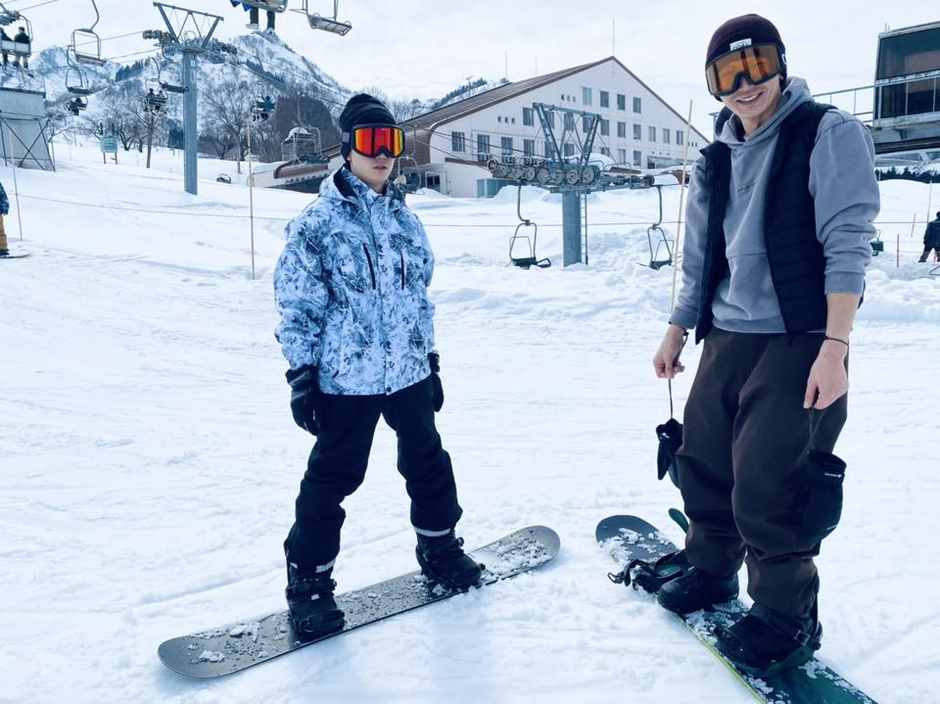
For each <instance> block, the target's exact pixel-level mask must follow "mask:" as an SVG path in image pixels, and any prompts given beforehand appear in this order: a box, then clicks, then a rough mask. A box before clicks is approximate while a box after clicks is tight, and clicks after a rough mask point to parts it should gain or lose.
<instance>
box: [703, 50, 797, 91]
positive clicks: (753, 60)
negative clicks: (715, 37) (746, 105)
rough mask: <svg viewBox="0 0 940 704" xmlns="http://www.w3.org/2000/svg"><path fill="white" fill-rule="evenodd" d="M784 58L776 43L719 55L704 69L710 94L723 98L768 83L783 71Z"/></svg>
mask: <svg viewBox="0 0 940 704" xmlns="http://www.w3.org/2000/svg"><path fill="white" fill-rule="evenodd" d="M784 62H785V59H784V58H783V56H782V55H781V54H780V50H779V49H778V48H777V45H776V44H754V45H751V46H745V47H742V48H740V49H735V50H734V51H729V52H728V53H727V54H723V55H722V56H719V57H718V58H717V59H715V60H714V61H712V62H711V63H710V64H709V65H708V66H707V67H706V68H705V80H706V81H707V82H708V92H709V93H711V94H712V95H714V96H715V97H718V98H721V97H724V96H728V95H731V94H732V93H734V92H735V91H736V90H738V88H740V87H741V81H743V80H747V82H748V83H750V84H751V85H754V86H756V85H760V84H761V83H766V82H767V81H769V80H770V79H771V78H774V77H775V76H779V75H780V73H781V72H782V71H783V68H784Z"/></svg>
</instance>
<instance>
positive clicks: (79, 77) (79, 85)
mask: <svg viewBox="0 0 940 704" xmlns="http://www.w3.org/2000/svg"><path fill="white" fill-rule="evenodd" d="M65 89H66V90H67V91H68V92H69V93H71V94H72V95H76V96H78V97H85V96H88V95H91V94H92V92H93V91H92V89H91V86H90V85H88V83H86V82H85V74H84V73H83V72H82V70H81V69H80V68H78V67H77V66H69V67H68V69H67V70H66V71H65Z"/></svg>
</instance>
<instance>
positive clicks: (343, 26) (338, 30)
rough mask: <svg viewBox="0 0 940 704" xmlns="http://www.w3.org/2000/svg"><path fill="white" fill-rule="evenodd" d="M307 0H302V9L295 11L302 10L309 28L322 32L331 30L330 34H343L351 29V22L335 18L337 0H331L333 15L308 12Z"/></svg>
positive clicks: (337, 8) (336, 15)
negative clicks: (327, 15)
mask: <svg viewBox="0 0 940 704" xmlns="http://www.w3.org/2000/svg"><path fill="white" fill-rule="evenodd" d="M309 4H310V3H309V0H304V6H303V8H302V9H300V10H297V12H303V13H304V14H305V15H307V22H308V23H309V24H310V29H322V30H323V31H324V32H331V33H332V34H339V35H340V36H343V35H345V34H347V33H348V32H349V30H350V29H352V24H351V23H349V22H342V21H340V20H339V19H337V17H338V15H339V0H333V16H332V17H324V16H323V15H321V14H319V13H317V12H310V8H309Z"/></svg>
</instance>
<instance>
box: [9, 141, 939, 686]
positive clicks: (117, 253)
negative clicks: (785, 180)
mask: <svg viewBox="0 0 940 704" xmlns="http://www.w3.org/2000/svg"><path fill="white" fill-rule="evenodd" d="M57 152H58V156H59V171H58V172H57V173H54V174H53V173H41V172H35V171H31V172H24V171H19V172H17V174H16V176H17V179H18V186H19V191H20V193H21V195H20V198H19V205H20V207H21V215H22V224H23V229H24V233H25V241H24V242H22V243H21V242H20V241H19V239H18V237H17V216H16V212H15V211H16V207H17V205H16V200H15V198H14V196H13V174H12V173H11V171H10V169H9V167H5V168H0V180H2V182H3V184H4V186H6V188H7V191H8V192H9V193H10V197H11V201H12V202H13V208H14V211H13V212H12V213H11V215H10V216H8V217H7V218H6V226H7V232H8V233H9V234H10V239H11V247H12V249H14V250H20V249H25V250H29V251H31V252H33V257H32V258H29V259H25V260H20V261H8V262H3V263H0V378H2V383H0V438H2V444H0V535H2V542H0V623H2V635H3V637H2V639H0V702H17V703H20V702H23V703H25V702H30V703H45V702H50V703H51V702H56V703H58V702H63V701H68V702H76V703H77V702H96V703H98V702H121V703H124V702H128V703H130V702H134V703H140V702H174V703H180V704H182V703H183V702H188V703H193V704H196V703H198V704H215V703H219V704H221V703H226V704H227V703H230V702H270V703H275V702H276V703H278V704H293V703H300V702H309V701H318V702H319V701H322V702H356V703H359V702H604V703H606V702H610V701H620V700H623V701H630V702H660V701H673V702H696V703H698V702H716V703H717V702H722V703H724V702H746V701H751V699H750V695H748V694H747V693H746V692H745V691H744V690H743V689H742V687H741V686H740V684H739V683H737V682H736V681H735V680H734V678H733V677H732V676H731V675H730V674H729V673H728V671H727V670H726V669H725V668H723V667H722V666H721V665H720V664H719V663H718V662H717V661H716V660H715V659H714V658H713V657H712V656H711V655H710V654H709V653H708V652H707V651H706V650H705V649H704V648H703V647H701V646H700V645H699V644H698V643H697V642H695V640H694V639H693V638H691V637H690V636H689V634H688V632H687V631H686V630H685V629H684V628H683V627H682V626H681V624H679V623H678V622H677V621H676V620H675V619H673V618H672V617H671V616H669V615H668V614H667V613H665V612H664V611H662V610H661V609H660V608H659V607H657V606H656V605H655V604H654V603H652V602H651V601H650V600H648V599H645V598H643V597H642V595H640V594H637V593H634V592H633V591H631V590H625V589H623V588H622V587H616V586H614V585H612V584H611V583H610V582H609V581H608V580H607V577H606V573H607V571H608V570H609V569H610V567H611V564H610V562H609V560H608V558H606V557H605V556H604V555H603V554H602V553H601V552H600V551H599V550H598V549H597V547H596V545H595V542H594V537H593V531H594V526H595V524H596V523H597V521H598V520H599V519H600V518H602V517H604V516H606V515H609V514H613V513H624V512H629V513H637V514H639V515H642V516H645V517H647V518H649V519H651V520H653V521H654V522H656V523H659V524H661V525H662V526H663V528H664V529H665V530H666V532H668V533H669V534H670V535H671V536H672V537H673V538H674V539H678V538H679V530H678V528H676V527H675V526H672V525H671V524H670V523H669V521H668V519H667V517H666V509H667V508H668V507H670V506H675V505H680V503H681V502H680V499H679V497H678V494H677V492H676V490H675V489H674V488H673V487H672V486H671V485H669V484H668V483H667V482H657V481H656V479H655V476H654V473H655V466H654V465H655V463H654V457H655V438H654V434H653V427H654V426H655V425H656V424H657V423H660V422H662V421H664V420H665V419H666V417H667V415H668V402H667V397H666V386H665V384H664V383H663V382H662V381H660V380H657V379H656V378H655V377H654V376H653V373H652V367H651V362H650V359H651V357H652V354H653V352H654V350H655V348H656V346H657V345H658V343H659V339H660V336H661V334H662V331H663V327H664V320H665V318H666V315H667V311H668V308H669V304H670V288H671V284H672V275H673V271H672V269H671V268H668V267H667V268H664V269H662V270H660V271H653V270H651V269H649V268H646V267H644V266H641V264H642V263H643V262H644V261H648V260H649V254H648V251H647V245H646V225H640V224H630V223H648V222H650V221H651V218H655V215H656V211H657V204H656V197H655V193H653V192H627V191H621V192H613V193H607V194H602V195H598V196H596V197H592V198H591V200H590V204H589V210H588V214H589V220H590V230H589V237H590V265H589V266H575V267H570V268H567V269H563V268H562V267H561V227H560V223H561V203H560V201H559V199H558V197H556V196H551V195H544V194H542V193H541V192H539V191H530V190H527V191H526V192H525V193H524V201H523V204H522V207H523V213H524V214H525V215H526V216H528V217H531V218H532V219H533V220H535V221H536V222H538V223H539V225H540V228H539V242H538V246H539V255H540V256H548V257H551V258H552V260H553V261H554V262H555V266H553V267H552V268H550V269H546V270H535V269H533V270H530V271H523V270H519V269H517V268H514V267H510V266H507V265H506V262H507V250H508V242H509V236H510V234H511V232H512V230H513V228H514V227H515V224H516V222H517V220H516V216H515V207H516V204H515V194H514V193H513V192H510V191H505V192H503V193H502V194H500V196H498V197H497V198H496V199H494V200H490V201H483V200H454V199H449V198H445V197H442V196H439V195H436V194H428V195H418V196H413V197H411V198H410V202H411V204H412V206H413V207H414V209H415V210H416V211H417V212H418V214H419V215H420V217H421V218H422V219H423V220H424V222H425V224H426V226H427V229H428V232H429V234H430V237H431V240H432V243H433V245H434V248H435V250H436V253H437V257H438V268H437V273H436V277H435V280H434V283H433V287H432V294H433V298H434V300H435V301H436V303H437V319H436V320H437V338H438V344H439V347H440V350H441V354H442V366H443V379H444V385H445V391H446V396H447V400H446V403H445V406H444V410H443V412H442V413H441V414H440V415H439V417H438V421H439V426H440V430H441V433H442V435H443V438H444V442H445V446H446V447H447V448H448V450H449V451H450V453H451V454H452V456H453V459H454V465H455V469H456V472H457V477H458V486H459V490H460V499H461V503H462V504H463V506H464V509H465V517H464V519H463V521H462V522H461V524H460V526H459V530H460V533H461V534H462V535H464V536H465V537H466V539H467V541H468V543H469V544H471V545H474V544H481V543H484V542H488V541H489V540H491V539H494V538H496V537H498V536H500V535H503V534H505V533H507V532H509V531H511V530H513V529H515V528H517V527H519V526H522V525H525V524H533V523H542V524H546V525H549V526H552V527H553V528H555V530H557V531H558V532H559V534H560V535H561V538H562V552H561V554H560V555H559V556H558V558H557V559H556V561H555V562H554V563H553V564H552V565H551V566H549V567H547V568H545V569H543V570H541V571H539V572H537V573H534V574H531V575H526V576H523V577H520V578H518V579H515V580H513V581H510V582H506V583H503V584H499V585H496V586H494V587H491V588H487V589H485V590H481V591H478V592H475V593H472V594H468V595H464V596H460V597H457V598H454V599H451V600H449V601H446V602H443V603H441V604H438V605H435V606H433V607H429V608H426V609H422V610H420V611H417V612H414V613H411V614H408V615H405V616H402V617H398V618H394V619H391V620H388V621H386V622H384V623H382V624H379V625H375V626H371V627H369V628H366V629H363V630H361V631H357V632H355V633H353V634H349V635H348V636H345V637H342V638H337V639H334V640H331V641H329V642H327V643H323V644H320V645H317V646H314V647H310V648H307V649H305V650H303V651H301V652H298V653H295V654H292V655H290V656H288V657H285V658H282V659H280V660H277V661H274V662H271V663H269V664H266V665H263V666H261V667H258V668H255V669H253V670H251V671H248V672H245V673H242V674H240V675H236V676H233V677H230V678H227V679H224V680H221V681H217V682H211V683H200V682H194V681H188V680H184V679H182V678H180V677H177V676H175V675H173V674H172V673H170V672H169V671H167V670H166V669H165V668H164V667H163V666H162V665H161V664H160V663H159V661H158V659H157V657H156V648H157V645H158V644H159V643H160V642H161V641H162V640H164V639H166V638H169V637H172V636H176V635H181V634H183V633H187V632H190V631H193V630H198V629H201V628H206V627H211V626H216V625H219V624H223V623H226V622H229V621H236V620H239V619H243V618H245V617H248V616H253V615H258V614H261V613H264V612H268V611H272V610H276V609H280V608H282V606H283V591H282V590H283V587H284V568H283V559H282V549H281V542H282V540H283V538H284V535H285V533H286V531H287V529H288V527H289V525H290V523H291V518H292V509H293V501H294V498H295V494H296V490H297V486H298V482H299V481H300V478H301V475H302V472H303V469H304V467H305V461H306V457H307V453H308V452H309V449H310V446H311V438H310V437H309V436H308V435H306V434H305V433H303V432H302V431H300V430H299V429H298V428H297V427H296V426H295V425H294V424H293V422H292V420H291V416H290V410H289V407H288V389H287V386H286V384H285V383H284V380H283V372H284V369H285V363H284V362H283V360H282V358H281V354H280V350H279V347H278V345H277V344H276V342H275V340H274V337H273V330H274V326H275V324H276V315H275V311H274V305H273V301H272V291H271V275H272V269H273V266H274V263H275V261H276V258H277V255H278V253H279V251H280V248H281V246H282V234H281V233H282V229H283V225H284V223H285V221H286V220H287V219H288V218H289V217H291V216H292V215H293V214H295V213H296V212H298V211H299V210H300V209H301V208H302V207H303V206H304V205H305V204H306V203H307V202H308V201H309V200H310V196H306V195H303V194H296V193H288V192H276V191H262V192H258V191H256V193H255V207H256V214H258V215H259V216H261V218H263V219H260V220H259V221H257V222H256V227H255V242H256V250H257V251H256V265H257V270H256V274H257V280H254V281H252V280H251V278H250V271H251V269H250V267H251V258H250V230H249V223H248V220H247V218H246V216H247V212H248V192H247V190H245V189H244V188H242V187H238V186H226V185H222V184H217V183H214V182H212V181H211V179H214V177H215V176H216V175H217V173H218V172H220V171H228V172H230V173H232V172H233V171H234V169H233V166H232V165H231V164H221V163H219V162H209V161H203V162H201V163H200V165H201V176H202V177H204V178H206V179H207V180H206V181H204V182H201V183H200V195H199V196H198V197H192V196H189V195H186V194H184V193H183V192H182V184H181V168H180V163H179V157H178V156H174V155H172V154H169V153H165V152H159V153H158V154H157V155H156V159H155V162H156V168H155V169H154V170H152V171H147V170H145V169H143V168H142V167H140V166H138V165H137V160H136V158H135V157H134V156H133V155H127V154H125V153H123V152H122V154H121V155H120V159H121V165H119V166H115V165H114V164H108V165H104V164H102V163H101V157H100V155H98V153H97V152H96V151H95V150H94V149H92V148H90V147H89V148H80V147H67V146H66V145H64V144H60V145H59V146H58V149H57ZM883 189H884V190H883V193H884V205H885V208H884V211H883V214H882V223H881V225H880V226H881V227H882V232H883V236H884V239H885V240H886V244H887V246H886V249H887V250H888V251H887V252H886V253H885V254H884V255H882V256H880V257H878V258H877V260H876V261H875V263H874V267H873V269H874V270H873V271H872V272H871V276H870V278H869V288H868V293H867V296H866V302H865V305H864V306H863V307H862V310H861V313H860V316H859V322H858V325H857V329H856V332H855V334H854V335H853V348H852V362H851V366H852V372H851V379H852V397H851V403H850V408H851V410H850V418H849V423H848V426H847V427H846V429H845V432H844V434H843V436H842V439H841V441H840V445H839V448H838V452H839V454H840V455H842V456H843V457H844V458H845V459H846V460H847V462H848V465H849V470H848V476H847V479H846V505H845V511H844V517H843V521H842V524H841V525H840V527H839V529H838V530H837V531H836V533H835V534H834V535H833V536H832V537H831V538H830V539H828V540H827V541H826V543H825V545H824V549H823V553H822V555H821V557H820V558H819V565H820V569H821V574H822V593H821V597H820V598H821V613H822V618H823V621H824V626H825V629H826V635H825V640H824V645H823V650H822V651H821V657H822V659H824V660H825V661H826V662H827V663H830V664H832V665H833V666H835V667H836V668H837V669H839V670H840V671H842V672H843V673H844V674H845V675H846V676H847V677H849V678H850V679H851V680H852V681H853V682H855V683H856V684H857V685H859V686H861V687H862V688H864V689H865V690H866V691H868V692H869V693H870V694H871V695H872V696H873V697H874V698H875V699H876V700H878V701H880V702H894V703H898V702H909V703H912V704H913V703H918V704H920V703H922V702H929V701H936V699H937V673H938V671H940V657H938V652H940V651H938V649H937V645H936V644H937V640H938V635H940V606H938V603H937V600H936V597H935V590H936V585H937V584H938V583H940V563H938V562H937V560H936V555H937V550H936V535H937V532H938V530H940V522H938V519H937V508H936V507H937V506H938V505H940V475H938V473H937V459H936V450H935V447H936V441H937V411H938V399H937V383H936V379H937V359H938V356H940V343H938V340H940V281H938V279H936V278H935V279H931V278H928V277H927V271H928V267H927V266H926V265H918V264H914V263H912V262H913V261H914V260H916V257H917V254H918V253H919V244H920V235H921V232H922V230H923V225H922V223H923V218H924V214H925V213H926V212H927V201H928V188H927V187H926V186H923V185H921V184H913V183H906V182H899V181H892V182H888V183H886V184H884V187H883ZM678 198H679V192H678V188H677V187H674V188H672V189H665V214H666V219H667V220H675V217H676V212H677V208H678ZM936 209H940V190H938V191H937V192H936V193H934V194H933V208H932V210H936ZM915 215H916V216H917V218H918V219H919V221H920V224H918V226H917V227H916V229H915V231H914V234H913V235H911V227H910V222H911V218H912V217H913V216H915ZM895 223H896V224H895ZM897 235H900V237H901V247H902V250H903V251H902V255H901V256H902V259H903V263H902V266H901V267H900V268H895V252H894V249H895V243H896V236H897ZM699 352H700V349H699V348H692V347H691V346H690V348H689V349H688V350H687V353H686V357H685V359H686V362H687V363H688V364H689V366H690V372H691V371H693V370H694V367H695V364H696V361H697V358H698V355H699ZM690 381H691V373H688V372H687V373H686V375H684V376H683V377H682V378H681V379H680V380H679V381H678V382H677V383H676V384H675V388H676V391H677V394H678V399H677V400H678V402H679V403H682V402H683V401H684V398H685V395H686V394H687V391H688V387H689V383H690ZM394 453H395V443H394V437H393V434H392V433H391V432H390V431H389V430H388V429H387V428H384V427H383V428H381V429H380V431H379V432H378V433H377V436H376V440H375V445H374V450H373V453H372V461H371V464H370V471H369V474H368V476H367V478H366V482H365V484H364V485H363V487H362V488H361V489H360V490H359V492H358V493H357V494H355V495H354V496H353V497H352V498H350V499H349V500H348V502H347V504H346V507H347V510H348V513H349V518H348V520H347V522H346V527H345V530H344V534H343V552H342V554H341V556H340V560H339V562H338V564H337V568H336V572H335V577H336V579H337V581H338V582H339V584H340V589H341V590H349V589H353V588H356V587H360V586H364V585H367V584H369V583H372V582H374V581H378V580H381V579H385V578H387V577H391V576H394V575H397V574H399V573H401V572H403V571H407V570H411V569H413V568H414V566H415V565H414V564H413V563H414V556H413V542H414V537H413V533H412V531H411V528H410V526H409V521H408V503H407V498H406V496H405V492H404V486H403V482H402V480H401V478H400V477H399V475H398V474H397V472H396V471H395V463H394Z"/></svg>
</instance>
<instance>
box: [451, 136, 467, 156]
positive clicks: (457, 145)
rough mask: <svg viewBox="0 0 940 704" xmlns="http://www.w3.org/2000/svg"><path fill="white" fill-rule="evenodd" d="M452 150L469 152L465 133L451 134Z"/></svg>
mask: <svg viewBox="0 0 940 704" xmlns="http://www.w3.org/2000/svg"><path fill="white" fill-rule="evenodd" d="M450 150H451V151H452V152H465V151H467V137H466V135H465V134H464V133H463V132H451V133H450Z"/></svg>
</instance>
